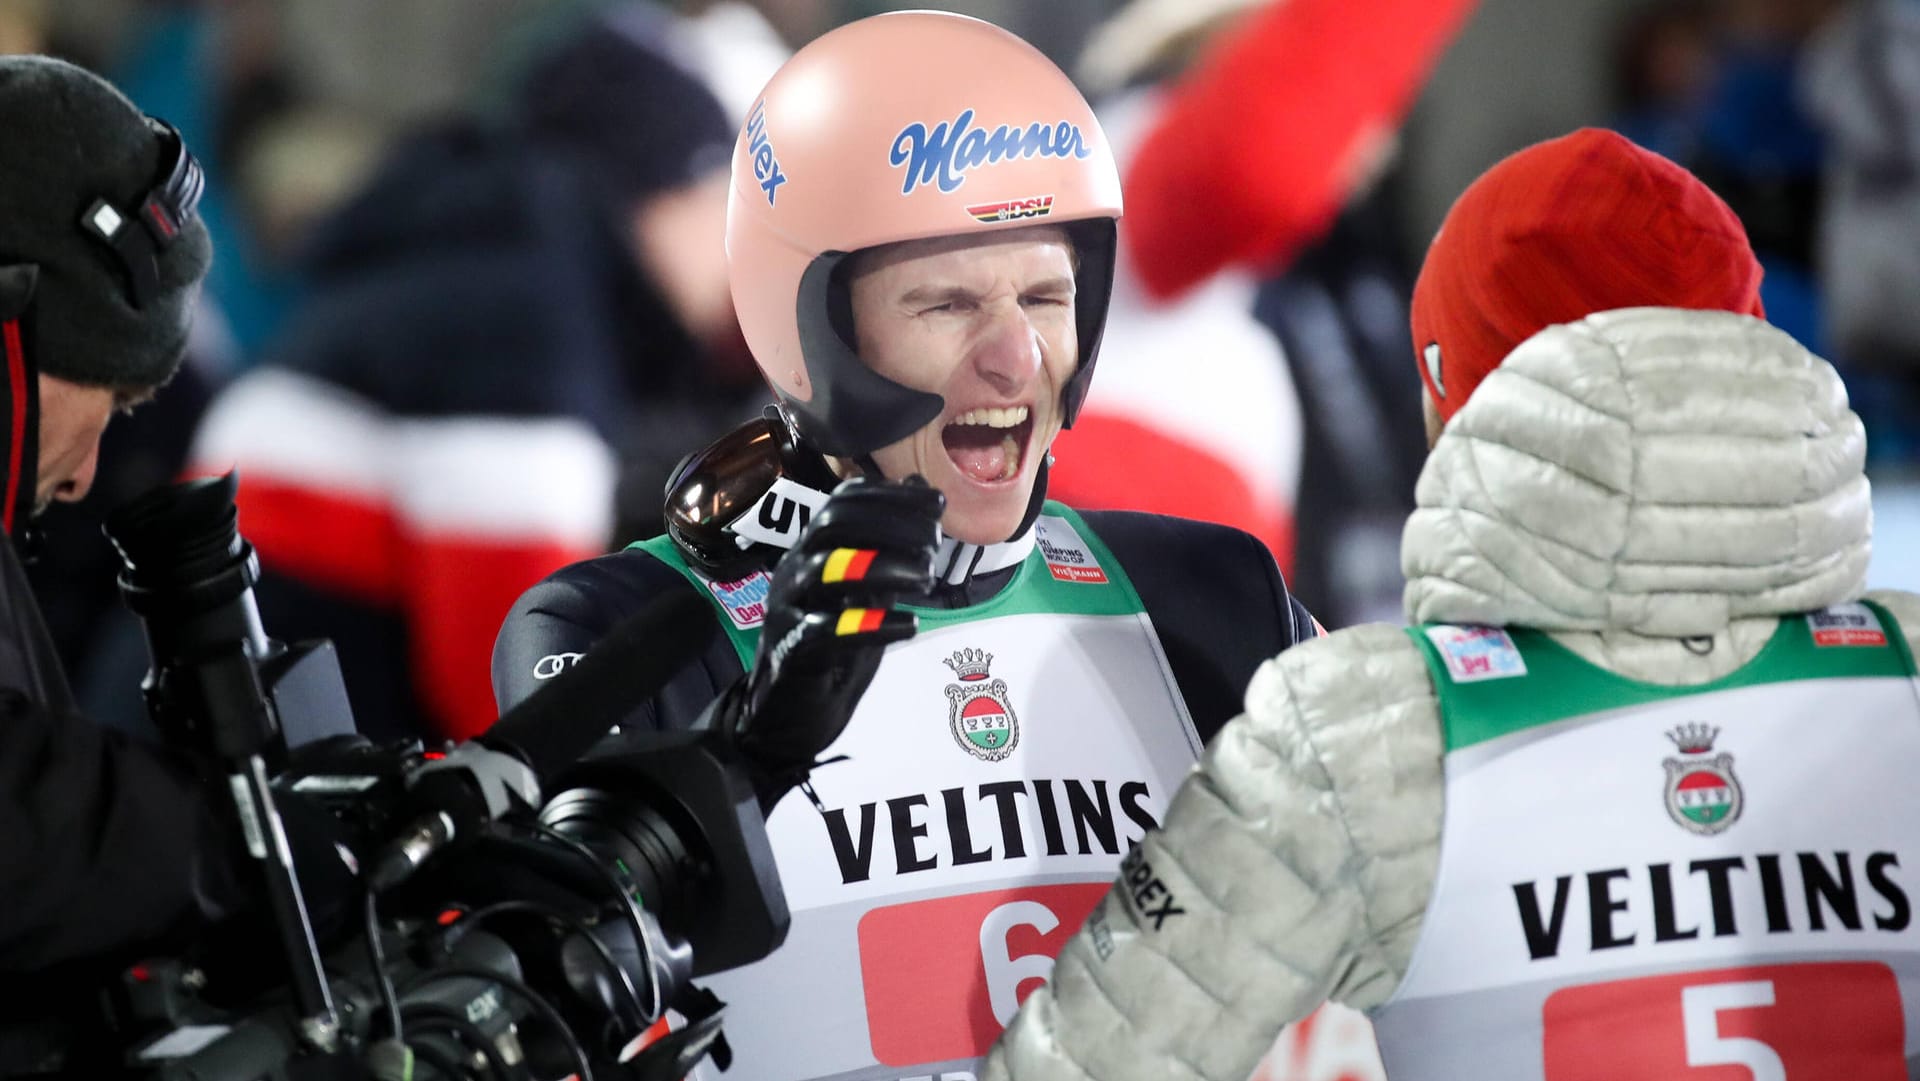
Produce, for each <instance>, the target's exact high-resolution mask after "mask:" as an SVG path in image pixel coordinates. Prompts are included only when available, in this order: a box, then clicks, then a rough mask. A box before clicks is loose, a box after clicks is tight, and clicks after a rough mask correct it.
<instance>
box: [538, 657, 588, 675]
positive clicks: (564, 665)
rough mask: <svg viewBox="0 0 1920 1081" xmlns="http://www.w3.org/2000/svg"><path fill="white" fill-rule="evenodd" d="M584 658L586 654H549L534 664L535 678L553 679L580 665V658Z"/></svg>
mask: <svg viewBox="0 0 1920 1081" xmlns="http://www.w3.org/2000/svg"><path fill="white" fill-rule="evenodd" d="M584 656H586V654H584V653H549V654H547V655H546V656H544V657H542V658H540V659H539V660H537V661H535V662H533V678H535V679H552V678H553V677H555V676H557V675H559V674H560V673H562V672H564V671H566V670H567V669H569V668H572V667H573V666H574V665H576V664H578V663H580V658H582V657H584Z"/></svg>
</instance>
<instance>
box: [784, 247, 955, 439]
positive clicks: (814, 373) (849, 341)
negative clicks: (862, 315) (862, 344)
mask: <svg viewBox="0 0 1920 1081" xmlns="http://www.w3.org/2000/svg"><path fill="white" fill-rule="evenodd" d="M849 255H850V253H848V252H838V251H830V252H823V253H822V254H820V255H818V256H816V257H815V258H814V260H813V261H812V262H811V263H808V264H807V269H806V270H805V271H804V272H803V273H802V274H801V275H800V290H799V293H798V295H797V296H796V298H795V302H794V304H795V306H794V320H795V322H796V323H797V324H798V325H799V329H800V355H801V356H803V357H805V358H806V364H807V371H808V372H809V373H810V375H811V377H812V383H813V397H812V399H811V400H808V401H804V402H802V401H799V400H797V399H794V398H791V397H788V396H787V395H785V394H782V395H781V397H782V398H783V399H784V400H785V404H786V406H787V412H788V414H789V415H791V416H792V417H793V421H794V428H795V429H796V430H797V431H798V432H799V434H800V437H801V438H802V439H804V440H805V441H806V442H807V443H809V444H810V445H812V446H813V448H814V449H815V450H818V451H819V452H820V453H822V454H825V455H828V456H831V457H834V458H854V457H858V456H859V455H862V454H870V453H872V452H873V451H876V450H879V449H880V448H881V447H884V446H888V445H890V444H893V443H897V442H899V441H900V440H902V439H905V438H906V437H907V436H909V435H912V434H913V433H914V432H917V431H919V430H920V429H921V428H924V427H926V426H927V425H928V424H930V423H932V422H933V419H934V418H935V417H938V416H939V415H940V411H941V410H942V409H945V408H946V406H947V403H946V399H944V398H942V397H940V395H938V394H928V393H927V392H926V391H922V390H915V389H913V388H912V387H908V386H904V385H902V384H900V383H896V382H894V381H893V380H891V379H888V378H887V377H886V376H884V375H881V374H880V373H878V372H876V371H874V370H873V369H872V368H869V367H867V365H866V363H865V362H864V361H862V360H861V359H860V357H859V355H858V354H856V353H855V352H854V342H855V338H854V334H853V307H852V300H851V298H850V293H849V290H848V288H847V281H846V277H847V275H846V270H847V266H848V257H849Z"/></svg>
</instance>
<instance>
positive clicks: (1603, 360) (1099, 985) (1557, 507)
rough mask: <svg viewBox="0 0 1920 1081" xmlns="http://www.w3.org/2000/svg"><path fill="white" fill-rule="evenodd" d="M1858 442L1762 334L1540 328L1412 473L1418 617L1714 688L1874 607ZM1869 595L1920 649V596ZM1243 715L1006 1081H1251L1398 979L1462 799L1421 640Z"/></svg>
mask: <svg viewBox="0 0 1920 1081" xmlns="http://www.w3.org/2000/svg"><path fill="white" fill-rule="evenodd" d="M1865 449H1866V448H1865V437H1864V435H1863V433H1862V431H1861V426H1860V421H1859V418H1857V417H1856V416H1854V414H1853V413H1852V412H1851V411H1850V410H1849V409H1848V408H1847V400H1846V391H1845V389H1844V388H1843V387H1842V386H1841V383H1840V379H1839V377H1838V376H1837V375H1836V374H1835V373H1834V371H1833V369H1832V368H1831V367H1830V366H1829V365H1828V364H1827V363H1826V362H1825V361H1823V360H1821V359H1819V358H1818V357H1815V356H1814V355H1812V354H1811V353H1808V352H1807V351H1806V350H1805V349H1803V348H1801V347H1800V346H1799V345H1798V344H1797V343H1795V342H1794V341H1793V340H1792V339H1791V338H1789V337H1788V336H1787V335H1785V334H1783V333H1781V332H1780V331H1778V330H1775V329H1773V328H1772V327H1770V326H1768V325H1767V324H1765V323H1763V322H1760V321H1759V320H1756V319H1751V318H1748V317H1745V316H1739V315H1730V314H1725V313H1719V312H1692V311H1679V310H1674V309H1665V308H1634V309H1626V310H1622V311H1615V312H1606V313H1602V314H1600V315H1595V316H1592V317H1590V318H1588V319H1585V320H1583V321H1581V322H1579V323H1573V324H1569V325H1566V326H1559V327H1552V328H1549V329H1548V330H1546V331H1543V332H1541V333H1540V334H1538V335H1536V336H1535V337H1533V338H1531V339H1529V340H1528V341H1527V342H1525V343H1524V344H1522V345H1521V346H1520V347H1519V348H1518V349H1517V350H1515V351H1514V352H1513V354H1512V355H1511V356H1510V357H1508V359H1507V360H1506V362H1505V363H1504V364H1503V365H1502V366H1501V367H1500V368H1499V369H1498V370H1497V371H1495V372H1494V373H1493V374H1492V375H1491V376H1490V377H1489V378H1488V379H1487V380H1486V381H1485V382H1484V383H1482V384H1481V385H1480V387H1479V389H1478V390H1476V391H1475V393H1474V397H1473V399H1472V400H1471V401H1470V402H1469V403H1468V404H1467V406H1466V407H1465V408H1463V409H1462V410H1461V411H1460V412H1459V414H1458V415H1456V416H1455V417H1454V419H1453V421H1452V422H1451V423H1450V424H1449V425H1448V426H1447V428H1446V431H1445V433H1444V434H1443V435H1442V436H1441V438H1440V441H1439V444H1438V445H1437V446H1436V447H1435V448H1434V451H1433V453H1432V455H1431V457H1430V458H1429V459H1428V461H1427V464H1426V468H1425V470H1424V471H1423V472H1422V473H1421V476H1420V483H1419V488H1418V492H1417V495H1418V504H1419V507H1418V509H1417V510H1416V511H1415V512H1414V514H1413V517H1412V518H1411V519H1409V520H1408V522H1407V526H1406V532H1405V534H1404V537H1403V540H1402V545H1401V562H1402V567H1403V569H1404V570H1405V572H1406V576H1407V580H1408V585H1407V589H1406V615H1407V618H1408V620H1409V621H1412V622H1446V623H1481V624H1493V625H1509V624H1512V625H1526V626H1532V627H1537V628H1541V629H1544V630H1548V631H1552V632H1555V637H1556V638H1557V639H1558V640H1559V641H1560V642H1561V643H1563V644H1564V645H1566V646H1568V647H1570V648H1572V649H1573V650H1575V651H1576V652H1578V653H1579V654H1581V655H1582V656H1584V657H1585V658H1587V659H1588V660H1589V661H1592V662H1594V663H1597V664H1600V665H1602V666H1604V667H1606V668H1609V669H1611V670H1613V671H1615V672H1619V673H1622V674H1625V675H1628V676H1631V677H1633V678H1636V679H1640V680H1647V681H1651V682H1657V683H1665V684H1670V685H1686V684H1696V683H1703V682H1706V681H1708V680H1712V679H1716V678H1718V677H1720V676H1722V675H1725V674H1726V673H1727V672H1729V671H1731V670H1733V669H1735V668H1737V667H1739V666H1740V665H1742V664H1743V663H1745V662H1746V661H1747V660H1749V659H1751V658H1752V657H1753V655H1754V654H1755V653H1757V652H1758V651H1759V649H1760V647H1761V646H1762V645H1763V644H1764V643H1765V642H1766V641H1767V639H1768V638H1769V637H1770V636H1771V635H1772V633H1773V630H1774V626H1775V623H1776V617H1777V616H1779V615H1781V614H1785V613H1791V612H1798V611H1804V610H1808V609H1813V608H1819V607H1823V606H1825V605H1829V604H1835V603H1840V602H1844V601H1849V600H1855V599H1857V598H1858V597H1859V596H1860V595H1861V592H1862V583H1863V577H1864V575H1865V573H1866V567H1867V556H1868V547H1869V534H1870V533H1871V529H1872V518H1871V511H1870V509H1869V507H1868V499H1867V495H1868V492H1867V480H1866V478H1865V476H1864V475H1863V474H1862V472H1861V467H1862V462H1863V459H1864V456H1865ZM1306 525H1307V527H1308V528H1311V527H1312V523H1306ZM1872 596H1873V598H1874V599H1875V600H1878V601H1880V602H1881V603H1882V604H1885V605H1886V606H1887V607H1888V608H1889V609H1890V610H1891V611H1892V613H1893V614H1894V616H1895V617H1896V619H1898V620H1899V622H1900V623H1901V625H1902V628H1903V630H1905V632H1906V635H1907V638H1908V641H1909V642H1910V643H1912V644H1913V645H1914V646H1915V647H1916V649H1920V637H1916V634H1915V632H1916V631H1920V597H1916V596H1913V595H1909V594H1873V595H1872ZM1246 707H1247V712H1246V714H1245V715H1244V716H1242V717H1240V718H1239V719H1238V720H1236V721H1234V722H1233V723H1232V724H1230V725H1228V726H1227V728H1226V729H1225V730H1224V731H1222V732H1221V733H1220V735H1219V737H1218V738H1216V739H1215V740H1214V742H1213V743H1212V745H1211V746H1210V747H1209V748H1208V750H1207V754H1206V756H1205V758H1204V759H1203V761H1202V763H1201V765H1200V767H1199V769H1198V770H1197V772H1196V773H1195V774H1194V775H1193V776H1192V777H1191V778H1190V779H1189V780H1188V781H1187V782H1186V784H1184V785H1183V786H1182V787H1181V789H1180V791H1179V792H1178V793H1177V794H1176V795H1175V797H1174V800H1173V804H1172V807H1171V808H1170V809H1169V811H1168V814H1167V819H1166V822H1165V824H1164V827H1163V829H1162V830H1161V831H1159V832H1158V833H1156V834H1154V835H1152V836H1150V837H1148V838H1147V840H1146V841H1145V842H1144V843H1143V845H1142V846H1141V848H1140V850H1139V851H1138V852H1137V853H1136V854H1135V858H1136V859H1137V860H1138V861H1139V862H1137V863H1130V864H1129V865H1127V869H1128V870H1130V872H1131V873H1130V874H1129V873H1125V872H1123V875H1122V880H1121V883H1120V885H1119V886H1118V887H1117V888H1116V889H1115V890H1114V891H1113V892H1112V893H1110V894H1109V895H1108V897H1107V899H1106V900H1105V901H1104V902H1102V904H1101V906H1100V907H1099V908H1098V909H1096V910H1095V913H1094V915H1093V916H1092V917H1091V918H1089V920H1088V922H1087V925H1086V927H1084V928H1083V929H1082V930H1081V931H1080V932H1079V933H1078V934H1077V935H1075V936H1074V938H1073V939H1072V941H1071V942H1069V944H1068V945H1067V947H1066V949H1065V950H1064V951H1062V953H1061V955H1060V958H1059V960H1058V962H1057V964H1056V965H1055V968H1054V971H1053V980H1052V983H1051V985H1050V986H1049V987H1048V988H1045V989H1042V990H1040V991H1037V992H1035V993H1034V994H1033V995H1032V997H1030V998H1029V999H1028V1000H1027V1002H1026V1005H1025V1007H1024V1008H1023V1009H1022V1010H1021V1011H1020V1014H1019V1016H1018V1017H1017V1018H1016V1019H1015V1020H1014V1023H1013V1025H1012V1026H1011V1027H1010V1028H1009V1029H1008V1030H1007V1032H1006V1034H1005V1035H1004V1036H1003V1037H1002V1038H1001V1041H1000V1043H999V1045H998V1046H997V1047H996V1048H995V1050H994V1054H993V1058H992V1060H991V1062H990V1063H989V1066H988V1074H987V1076H988V1077H989V1078H1007V1077H1012V1078H1017V1079H1019V1081H1038V1079H1047V1081H1055V1079H1073V1078H1095V1079H1099V1081H1136V1079H1137V1081H1147V1079H1154V1081H1160V1079H1188V1078H1207V1079H1210V1081H1245V1079H1246V1077H1247V1076H1248V1074H1249V1072H1250V1071H1251V1070H1252V1068H1253V1066H1254V1064H1255V1063H1256V1062H1257V1061H1258V1060H1259V1058H1260V1056H1261V1055H1262V1054H1263V1053H1264V1052H1265V1051H1266V1050H1267V1048H1268V1047H1269V1046H1270V1045H1271V1044H1272V1042H1273V1039H1274V1036H1275V1034H1276V1033H1277V1032H1278V1030H1279V1029H1280V1027H1281V1026H1282V1025H1284V1024H1285V1023H1287V1022H1289V1021H1292V1020H1295V1019H1297V1018H1299V1017H1301V1016H1303V1015H1305V1014H1306V1013H1308V1012H1309V1011H1310V1010H1312V1009H1313V1008H1314V1007H1315V1006H1317V1005H1318V1004H1319V1003H1320V1002H1321V1001H1323V1000H1326V999H1334V1000H1337V1001H1341V1002H1345V1003H1347V1004H1348V1005H1351V1006H1355V1007H1358V1008H1361V1009H1365V1008H1368V1007H1371V1006H1376V1005H1378V1004H1380V1003H1381V1002H1383V1001H1385V1000H1386V999H1387V997H1388V996H1389V995H1391V994H1392V992H1393V991H1394V989H1395V988H1396V987H1397V986H1398V984H1399V982H1400V980H1401V977H1402V974H1403V973H1404V972H1405V970H1406V966H1407V961H1408V959H1409V956H1410V955H1411V953H1412V950H1413V946H1414V943H1415V941H1416V940H1417V937H1418V935H1419V932H1420V921H1421V916H1422V912H1423V910H1424V909H1425V907H1426V903H1427V898H1428V895H1429V893H1430V892H1431V890H1432V886H1433V878H1434V869H1435V864H1436V861H1437V857H1438V855H1439V840H1440V818H1441V808H1442V795H1441V765H1440V762H1441V731H1440V716H1439V712H1438V708H1437V705H1436V700H1435V695H1434V688H1433V684H1432V682H1431V680H1430V679H1429V677H1428V674H1427V667H1426V663H1425V661H1424V660H1423V659H1422V657H1421V654H1420V652H1419V651H1418V648H1417V647H1416V646H1415V645H1414V644H1413V643H1412V642H1411V641H1410V640H1409V639H1408V638H1407V636H1406V634H1405V633H1404V632H1403V631H1402V630H1400V629H1399V628H1395V627H1390V626H1386V625H1384V624H1375V625H1369V626H1363V627H1354V628H1351V629H1348V630H1342V631H1338V632H1336V633H1334V634H1332V635H1329V636H1328V637H1325V638H1321V639H1315V640H1312V641H1309V642H1306V643H1303V644H1302V645H1300V646H1297V647H1295V648H1294V649H1291V650H1289V651H1288V652H1286V653H1284V654H1282V655H1281V656H1279V657H1278V658H1275V659H1274V660H1272V661H1269V662H1267V664H1265V665H1264V666H1262V668H1261V669H1260V671H1259V672H1258V673H1257V674H1256V675H1255V677H1254V679H1253V683H1252V685H1251V686H1250V687H1249V688H1248V690H1247V700H1246ZM1130 880H1131V881H1132V883H1133V888H1132V889H1131V890H1130V889H1129V885H1128V883H1129V881H1130ZM1130 893H1131V894H1133V895H1134V898H1135V899H1134V900H1132V901H1130V900H1129V896H1128V895H1129V894H1130ZM1142 894H1144V896H1141V895H1142ZM1170 904H1171V906H1172V907H1177V908H1179V909H1180V910H1182V911H1181V912H1180V913H1179V914H1178V915H1171V914H1169V915H1164V916H1157V915H1156V914H1155V913H1156V910H1160V911H1164V910H1165V909H1167V908H1168V907H1169V906H1170Z"/></svg>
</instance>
